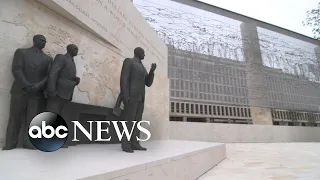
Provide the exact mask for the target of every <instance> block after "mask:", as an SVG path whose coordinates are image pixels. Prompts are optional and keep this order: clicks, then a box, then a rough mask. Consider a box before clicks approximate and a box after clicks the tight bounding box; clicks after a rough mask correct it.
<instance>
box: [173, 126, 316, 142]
mask: <svg viewBox="0 0 320 180" xmlns="http://www.w3.org/2000/svg"><path fill="white" fill-rule="evenodd" d="M170 139H174V140H189V141H206V142H220V143H279V142H320V131H319V128H318V127H298V126H273V125H246V124H245V125H242V124H216V123H189V122H170Z"/></svg>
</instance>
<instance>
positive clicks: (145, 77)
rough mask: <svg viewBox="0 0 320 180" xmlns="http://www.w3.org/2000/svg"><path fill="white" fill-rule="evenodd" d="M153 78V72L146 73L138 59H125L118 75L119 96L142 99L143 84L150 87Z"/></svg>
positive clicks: (143, 97) (143, 96)
mask: <svg viewBox="0 0 320 180" xmlns="http://www.w3.org/2000/svg"><path fill="white" fill-rule="evenodd" d="M153 79H154V73H149V74H148V72H147V70H146V68H145V67H144V66H143V64H142V62H141V61H140V60H139V59H137V58H132V59H130V58H127V59H125V60H124V62H123V65H122V70H121V77H120V88H121V96H123V97H129V98H130V100H131V101H144V99H145V86H148V87H150V86H151V85H152V83H153Z"/></svg>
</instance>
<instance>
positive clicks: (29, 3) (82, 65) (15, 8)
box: [0, 0, 169, 146]
mask: <svg viewBox="0 0 320 180" xmlns="http://www.w3.org/2000/svg"><path fill="white" fill-rule="evenodd" d="M0 7H1V11H0V19H1V20H0V41H1V44H0V56H1V60H0V63H1V66H0V79H1V81H0V102H1V104H0V117H1V119H0V146H2V145H3V143H4V136H5V131H6V127H7V121H8V114H9V105H10V102H9V101H10V93H9V91H10V88H11V85H12V82H13V76H12V74H11V63H12V58H13V53H14V51H15V50H16V49H17V48H26V47H30V46H32V37H33V36H34V35H35V34H43V35H44V36H45V37H46V38H47V45H46V47H45V49H44V52H45V53H47V54H49V55H51V56H52V57H54V56H55V55H56V54H58V53H65V52H66V50H65V47H66V46H67V44H69V43H74V44H76V45H78V46H79V55H78V56H77V57H75V61H76V65H77V70H78V76H79V77H81V83H80V84H79V86H78V87H76V89H75V93H74V100H73V101H74V102H78V103H83V104H90V105H97V106H104V107H113V106H114V104H115V101H116V98H117V95H118V92H119V88H120V84H119V77H120V70H121V66H122V61H123V60H124V58H126V57H132V56H133V49H134V48H135V47H137V46H141V47H143V48H144V49H145V51H146V57H145V61H144V65H145V67H146V69H147V70H149V69H150V65H151V63H153V62H155V63H157V65H158V67H157V70H156V76H155V80H154V84H153V86H152V87H151V88H147V96H146V104H145V112H144V116H143V119H144V120H150V121H151V127H149V129H150V130H151V134H152V138H153V139H166V138H167V137H168V129H167V125H168V123H169V120H168V117H169V107H168V106H169V85H168V77H167V69H168V67H167V47H166V46H165V44H164V43H163V42H162V41H161V40H160V38H158V36H157V34H156V32H154V30H153V29H152V28H151V27H150V26H149V25H148V23H147V22H146V21H145V20H144V18H143V17H142V16H141V15H140V13H139V12H138V10H136V8H135V7H134V6H133V4H132V3H131V2H130V1H127V0H118V1H110V0H90V1H87V0H67V1H61V0H46V1H41V0H39V1H36V0H2V1H0ZM48 7H49V8H48ZM84 9H85V10H86V11H84ZM159 107H161V108H159Z"/></svg>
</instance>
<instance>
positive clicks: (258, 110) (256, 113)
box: [250, 107, 273, 125]
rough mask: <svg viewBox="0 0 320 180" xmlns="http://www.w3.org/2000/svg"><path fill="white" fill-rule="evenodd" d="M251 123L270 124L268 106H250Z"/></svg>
mask: <svg viewBox="0 0 320 180" xmlns="http://www.w3.org/2000/svg"><path fill="white" fill-rule="evenodd" d="M250 110H251V111H250V112H251V117H252V123H253V124H256V125H272V124H273V121H272V115H271V109H270V108H262V107H250Z"/></svg>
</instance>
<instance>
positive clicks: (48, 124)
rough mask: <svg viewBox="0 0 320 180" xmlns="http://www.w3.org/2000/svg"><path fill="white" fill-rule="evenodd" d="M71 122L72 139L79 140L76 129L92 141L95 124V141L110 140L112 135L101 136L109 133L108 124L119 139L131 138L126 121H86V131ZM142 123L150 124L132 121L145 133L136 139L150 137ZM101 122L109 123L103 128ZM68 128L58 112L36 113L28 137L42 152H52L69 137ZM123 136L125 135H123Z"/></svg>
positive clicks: (76, 122)
mask: <svg viewBox="0 0 320 180" xmlns="http://www.w3.org/2000/svg"><path fill="white" fill-rule="evenodd" d="M71 122H72V123H73V132H74V133H73V139H72V141H79V140H78V139H77V131H78V130H80V131H81V132H82V133H83V134H84V135H85V136H86V137H87V138H88V139H89V140H90V141H92V139H93V138H92V135H93V133H92V127H93V125H96V127H97V139H96V140H94V141H96V142H106V141H111V138H112V137H109V138H108V139H103V138H102V133H103V132H105V133H109V127H110V125H113V127H114V129H115V131H116V134H117V138H118V140H119V141H121V140H122V138H127V139H128V140H129V139H131V136H132V133H133V128H132V127H131V128H130V129H128V126H127V122H126V121H112V122H110V121H87V122H88V123H89V124H90V130H89V131H88V130H87V129H85V128H84V127H83V125H82V124H80V122H79V121H71ZM118 122H120V123H121V126H122V127H123V130H122V131H121V130H120V127H119V125H118ZM142 123H147V124H148V125H150V122H149V121H140V122H138V123H137V122H136V121H133V127H135V126H137V129H138V130H139V131H141V132H143V133H145V134H146V135H147V138H146V139H140V138H139V137H134V138H137V140H138V141H147V140H149V139H150V137H151V133H150V131H149V130H147V129H145V128H144V127H142V126H141V124H142ZM102 124H107V125H109V127H108V128H105V129H103V128H102ZM68 132H69V128H68V125H67V123H66V121H65V120H64V119H63V118H62V117H61V116H60V115H58V114H55V113H52V112H43V113H41V114H38V115H37V116H36V117H34V118H33V120H32V121H31V123H30V125H29V131H28V134H29V139H30V142H31V143H32V144H33V146H34V147H35V148H37V149H38V150H40V151H43V152H53V151H57V150H58V149H60V148H61V147H62V146H63V145H64V144H65V143H66V142H67V140H68V137H69V133H68ZM124 136H125V137H124Z"/></svg>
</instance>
